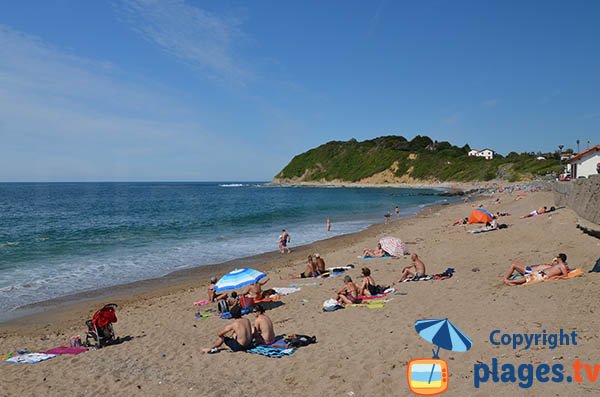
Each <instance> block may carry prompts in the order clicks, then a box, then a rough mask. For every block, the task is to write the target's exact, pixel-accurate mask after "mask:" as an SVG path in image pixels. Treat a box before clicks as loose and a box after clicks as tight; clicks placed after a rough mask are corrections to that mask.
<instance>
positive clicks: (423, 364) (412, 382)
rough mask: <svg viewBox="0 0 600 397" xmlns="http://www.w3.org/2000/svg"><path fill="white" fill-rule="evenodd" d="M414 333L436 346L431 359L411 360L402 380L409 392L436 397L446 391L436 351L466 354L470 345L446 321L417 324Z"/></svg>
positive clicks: (445, 370) (445, 373)
mask: <svg viewBox="0 0 600 397" xmlns="http://www.w3.org/2000/svg"><path fill="white" fill-rule="evenodd" d="M415 330H416V331H417V333H418V334H419V336H421V338H423V339H425V340H426V341H427V342H429V343H431V344H433V345H435V346H437V350H436V349H432V352H433V357H432V358H417V359H412V360H410V362H409V363H408V366H407V370H406V376H407V380H408V387H409V388H410V390H411V391H412V392H413V393H415V394H419V395H422V396H432V395H435V394H440V393H443V392H445V391H446V390H447V389H448V363H447V362H446V361H444V360H442V359H440V357H439V355H438V353H439V352H440V348H443V349H446V350H451V351H455V352H466V351H467V350H469V349H470V348H471V346H472V345H473V342H472V341H471V339H469V337H468V336H466V335H465V334H464V333H463V332H462V331H460V330H459V329H458V328H456V326H454V324H452V323H451V322H450V321H449V320H448V319H447V318H445V319H435V320H418V321H416V322H415Z"/></svg>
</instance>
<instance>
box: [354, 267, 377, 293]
mask: <svg viewBox="0 0 600 397" xmlns="http://www.w3.org/2000/svg"><path fill="white" fill-rule="evenodd" d="M361 273H362V275H363V279H362V282H361V284H360V287H358V292H359V295H364V296H372V295H377V293H378V292H379V289H378V288H377V285H376V284H375V280H374V279H373V277H372V276H371V269H369V268H368V267H363V268H362V269H361Z"/></svg>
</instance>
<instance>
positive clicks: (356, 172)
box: [274, 135, 560, 183]
mask: <svg viewBox="0 0 600 397" xmlns="http://www.w3.org/2000/svg"><path fill="white" fill-rule="evenodd" d="M469 150H471V149H470V147H469V146H468V145H465V146H464V147H457V146H454V145H451V144H450V143H448V142H437V141H433V140H431V138H429V137H427V136H420V135H419V136H416V137H415V138H414V139H412V140H411V141H408V140H407V139H406V138H404V137H402V136H382V137H379V138H375V139H370V140H366V141H362V142H358V141H357V140H355V139H351V140H349V141H346V142H344V141H331V142H327V143H326V144H324V145H321V146H318V147H316V148H314V149H310V150H309V151H307V152H305V153H302V154H299V155H297V156H295V157H294V158H293V159H292V161H290V163H289V164H288V165H286V166H285V168H283V169H282V170H281V171H280V172H279V173H278V174H277V175H276V176H275V178H274V182H292V183H295V182H328V181H342V182H359V181H364V182H372V183H383V182H418V181H428V182H432V181H463V182H466V181H487V180H491V179H495V178H498V179H505V180H509V181H520V180H528V179H532V178H535V177H538V176H541V175H545V174H548V173H557V172H559V170H560V161H559V159H558V158H557V157H556V154H555V153H550V154H541V153H538V154H534V153H521V154H517V153H514V152H513V153H510V154H509V155H508V156H506V157H504V156H500V155H498V154H496V157H495V158H494V159H492V160H485V159H484V158H481V157H472V156H468V155H467V153H468V152H469ZM539 155H543V156H544V157H545V158H546V160H537V159H536V158H537V157H538V156H539Z"/></svg>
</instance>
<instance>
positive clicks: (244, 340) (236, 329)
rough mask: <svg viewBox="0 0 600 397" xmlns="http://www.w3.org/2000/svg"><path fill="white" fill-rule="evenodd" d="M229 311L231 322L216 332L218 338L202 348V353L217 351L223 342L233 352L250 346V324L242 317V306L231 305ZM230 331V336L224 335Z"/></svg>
mask: <svg viewBox="0 0 600 397" xmlns="http://www.w3.org/2000/svg"><path fill="white" fill-rule="evenodd" d="M230 313H231V317H232V318H233V322H232V323H230V324H229V325H227V326H226V327H225V328H223V329H222V330H221V331H220V332H219V333H218V334H217V336H218V339H217V340H216V341H215V343H214V344H213V345H212V346H211V347H209V348H207V349H202V351H203V352H204V353H208V354H212V353H217V352H218V351H219V347H221V346H223V344H225V345H227V347H229V348H230V349H231V350H232V351H234V352H239V351H244V350H248V348H250V346H251V343H252V325H251V324H250V320H248V319H247V318H242V308H241V307H239V306H234V307H232V308H231V311H230ZM230 332H231V333H232V334H231V337H229V336H226V335H227V334H228V333H230Z"/></svg>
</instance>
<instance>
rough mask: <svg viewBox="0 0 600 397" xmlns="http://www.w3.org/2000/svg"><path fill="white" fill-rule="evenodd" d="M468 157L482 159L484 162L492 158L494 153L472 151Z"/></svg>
mask: <svg viewBox="0 0 600 397" xmlns="http://www.w3.org/2000/svg"><path fill="white" fill-rule="evenodd" d="M469 156H475V157H483V158H485V159H486V160H491V159H493V158H494V151H493V150H492V149H482V150H477V149H473V150H471V151H470V152H469Z"/></svg>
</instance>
